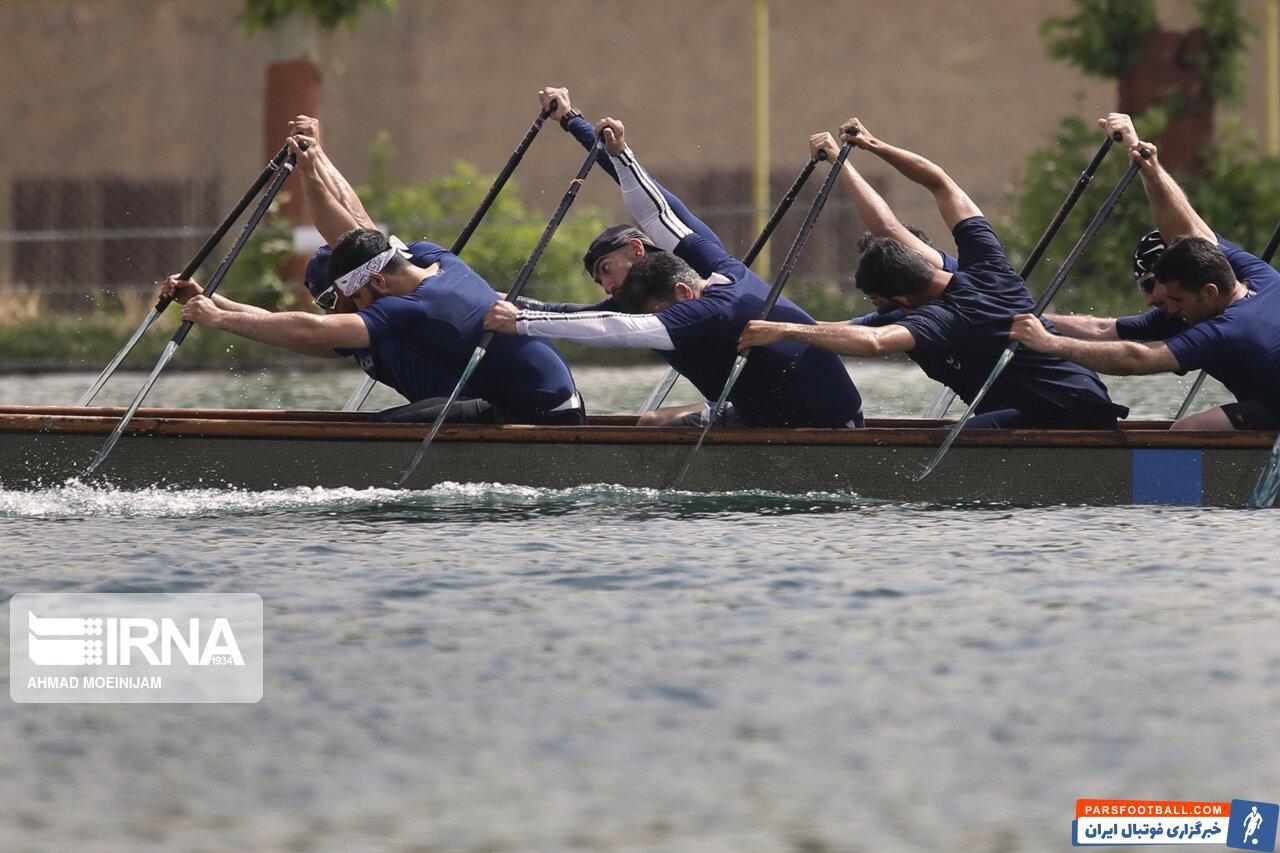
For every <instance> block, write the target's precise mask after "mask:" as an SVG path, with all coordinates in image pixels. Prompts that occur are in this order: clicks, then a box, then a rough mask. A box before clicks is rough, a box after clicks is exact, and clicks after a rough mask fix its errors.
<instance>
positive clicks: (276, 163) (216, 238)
mask: <svg viewBox="0 0 1280 853" xmlns="http://www.w3.org/2000/svg"><path fill="white" fill-rule="evenodd" d="M287 156H289V146H287V145H285V146H283V147H281V149H280V150H279V151H277V152H276V156H274V157H272V158H271V160H270V162H268V163H267V165H266V166H264V167H263V169H262V173H261V174H259V175H258V177H257V178H255V179H254V181H253V184H252V185H251V186H250V187H249V189H248V190H247V191H246V192H245V194H244V195H243V196H241V198H240V201H238V202H236V206H235V207H233V208H232V209H231V212H230V213H228V214H227V215H226V217H225V218H224V219H223V220H222V222H221V223H220V224H219V225H218V227H217V228H215V229H214V230H213V233H212V234H210V235H209V238H208V239H207V240H205V241H204V245H203V246H201V247H200V250H199V251H198V252H196V254H195V257H193V258H192V259H191V260H190V262H188V263H187V265H186V266H185V267H183V268H182V278H191V277H192V276H193V275H195V274H196V270H198V269H200V265H201V264H203V263H204V262H205V259H207V258H208V257H209V255H210V254H211V253H212V252H213V250H214V248H215V247H217V245H218V243H220V242H222V238H223V237H225V236H227V232H228V231H230V230H231V226H232V225H234V224H235V222H236V220H237V219H239V218H240V215H241V214H242V213H244V212H245V210H247V209H248V207H249V205H250V204H252V203H253V200H254V199H255V198H257V197H258V194H259V193H261V192H262V188H263V187H265V186H266V185H267V181H269V180H271V176H272V175H273V174H274V173H275V172H277V171H279V169H280V164H281V163H283V162H284V160H285V158H286V157H287ZM172 301H173V297H172V296H161V297H160V298H159V299H157V300H156V304H155V307H154V308H152V309H151V313H150V314H148V315H147V316H146V318H145V319H144V320H143V321H142V322H141V323H139V324H138V328H137V329H136V330H134V333H133V334H132V335H130V336H129V340H127V341H126V342H125V345H124V346H123V347H121V348H120V351H119V352H118V353H116V355H115V358H113V359H111V361H110V362H108V364H107V366H106V367H105V368H103V370H102V372H101V373H99V374H98V378H97V379H95V380H94V381H93V384H92V385H90V386H89V389H88V390H87V391H85V393H84V395H83V396H81V398H80V401H79V402H78V403H77V404H76V405H79V406H87V405H89V404H90V403H92V402H93V398H94V397H96V396H98V392H99V391H101V390H102V386H103V385H106V384H107V380H108V379H110V378H111V376H112V374H114V373H115V372H116V368H117V367H119V366H120V362H122V361H124V359H125V357H126V356H127V355H128V354H129V353H130V351H132V350H133V348H134V346H135V345H136V344H137V343H138V341H139V340H140V339H141V338H142V335H143V333H145V332H146V331H147V329H149V328H151V324H152V323H154V322H155V321H156V319H157V318H158V317H159V316H160V315H161V314H162V313H164V309H166V308H168V307H169V303H170V302H172Z"/></svg>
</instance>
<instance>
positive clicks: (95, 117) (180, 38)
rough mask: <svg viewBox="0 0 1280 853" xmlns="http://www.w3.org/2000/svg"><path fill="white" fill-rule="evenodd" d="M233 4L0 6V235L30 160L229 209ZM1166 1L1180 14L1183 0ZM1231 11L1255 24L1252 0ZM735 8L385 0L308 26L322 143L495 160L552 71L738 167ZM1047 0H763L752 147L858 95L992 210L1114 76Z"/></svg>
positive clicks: (557, 152)
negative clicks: (385, 142)
mask: <svg viewBox="0 0 1280 853" xmlns="http://www.w3.org/2000/svg"><path fill="white" fill-rule="evenodd" d="M239 5H240V4H239V3H237V2H230V0H223V2H219V0H185V2H166V1H165V0H161V1H160V2H117V1H116V0H107V1H106V2H7V3H3V4H0V32H3V33H4V34H5V37H4V43H5V49H4V50H3V51H0V79H2V80H3V81H4V83H3V86H0V116H3V117H4V123H5V128H6V129H5V132H4V142H3V144H4V154H3V157H0V230H5V229H14V228H18V227H21V223H14V222H13V221H11V220H12V216H11V209H12V204H11V199H10V192H11V190H10V187H11V184H12V181H14V180H15V179H17V178H31V177H34V176H47V175H65V176H77V177H94V176H99V175H114V176H123V177H130V178H140V177H149V176H156V177H164V178H176V177H182V176H187V175H194V176H198V177H200V178H209V177H212V178H213V179H214V180H215V181H216V182H217V183H218V185H219V186H220V187H221V199H220V205H219V207H224V206H226V205H228V204H229V203H230V201H231V200H232V199H233V198H234V197H236V196H237V195H238V194H239V193H240V192H241V190H242V188H243V186H244V185H245V184H246V183H247V181H248V180H249V179H250V178H251V177H252V176H253V175H254V174H256V173H257V171H258V169H259V168H260V167H261V164H262V161H263V151H262V147H263V142H262V127H261V113H262V103H263V90H262V85H263V84H262V81H263V77H264V68H265V66H266V63H267V62H268V59H269V57H268V53H269V42H270V40H269V39H268V38H267V37H266V36H262V35H258V36H249V35H247V34H246V33H245V32H244V30H243V28H242V27H241V25H240V24H239V23H238V22H237V21H236V14H237V12H238V10H239ZM1165 5H1166V6H1169V7H1170V9H1171V11H1168V14H1171V15H1178V14H1182V15H1184V16H1185V14H1186V13H1185V9H1186V6H1187V4H1186V3H1166V4H1165ZM1246 7H1247V9H1248V10H1249V12H1250V14H1252V15H1254V16H1255V18H1256V19H1257V20H1258V21H1259V23H1260V22H1261V19H1262V12H1261V2H1260V1H1259V0H1251V2H1247V3H1246ZM751 9H752V3H751V2H750V0H643V2H616V1H615V0H594V2H588V0H524V1H523V2H519V1H518V0H473V2H465V3H464V2H456V0H455V2H444V0H400V3H399V4H398V6H397V7H396V9H395V10H394V11H393V12H376V13H370V14H367V15H366V16H365V18H364V19H363V21H362V22H361V24H360V25H359V26H358V27H357V28H355V29H354V30H347V31H339V32H337V33H335V34H332V35H327V36H325V37H324V38H323V39H322V40H321V46H322V62H321V64H322V73H323V81H324V83H323V85H324V89H323V95H322V119H323V120H324V122H325V134H326V140H325V142H326V145H327V147H328V149H329V151H330V154H331V156H332V157H333V158H334V159H335V161H336V162H337V163H338V164H339V165H340V166H341V167H342V168H343V169H344V170H345V171H346V172H347V173H348V174H349V175H350V177H351V178H352V179H353V181H357V182H358V181H359V180H361V179H362V178H363V176H364V175H365V174H366V173H367V161H366V151H367V149H368V146H369V144H370V142H371V141H372V140H373V138H374V137H375V135H376V133H377V132H378V131H379V130H383V129H385V130H387V131H389V133H390V134H391V138H392V140H393V142H394V144H395V145H396V146H397V148H398V151H399V158H398V160H397V164H396V168H397V171H398V173H399V175H400V176H402V177H403V178H404V179H405V180H409V181H414V180H421V179H424V178H426V177H428V176H430V175H432V174H433V173H436V172H438V171H440V170H443V169H446V168H448V166H449V164H450V163H451V162H453V161H454V160H456V159H459V158H465V159H468V160H471V161H473V162H475V163H477V164H479V165H480V166H481V167H482V168H489V169H496V168H497V167H498V166H499V165H500V164H501V163H502V161H503V160H504V159H505V158H506V156H507V154H508V153H509V151H510V150H511V148H512V147H513V145H514V143H515V142H516V141H517V140H518V138H519V136H520V134H521V133H522V132H523V130H524V129H525V127H526V126H527V123H528V121H529V119H531V118H532V117H533V115H534V114H535V113H536V111H537V105H536V102H535V99H534V92H535V90H536V89H538V88H539V87H540V86H542V85H544V84H548V83H563V84H566V85H568V86H569V87H570V89H571V91H572V93H573V95H574V100H575V103H577V104H578V105H580V106H581V107H582V108H583V109H584V110H585V111H586V112H587V114H588V115H589V116H593V117H595V116H599V115H601V114H604V113H606V112H607V113H610V114H613V115H616V116H619V117H621V118H624V119H625V120H626V121H627V123H628V135H629V137H630V138H631V140H632V143H633V147H634V148H635V149H636V151H637V153H638V154H640V155H641V157H642V159H643V160H644V162H646V164H647V165H648V166H649V167H650V168H651V170H652V171H653V172H654V173H655V174H656V175H658V176H659V178H660V179H664V180H667V181H668V183H670V184H671V185H673V188H675V189H677V190H680V189H681V188H682V187H684V188H688V187H692V186H694V183H695V179H697V178H698V176H699V174H700V173H702V172H705V171H707V170H734V169H744V170H745V169H749V168H750V165H751V162H752V156H753V148H752V145H753V142H752V126H753V125H752V120H753V119H752V117H753V102H752V76H751V75H752V38H751ZM1069 9H1070V4H1069V2H1067V0H1051V1H1050V2H1035V3H1032V2H1018V3H1010V2H1008V0H968V2H964V3H955V2H947V1H946V0H909V2H905V3H882V2H863V0H859V2H850V1H849V0H845V2H832V3H825V4H813V3H805V2H799V0H771V2H770V11H771V49H772V61H771V70H772V103H771V105H772V133H771V138H770V144H771V152H772V156H771V160H772V164H773V166H774V167H775V168H776V169H778V170H779V173H780V174H787V175H789V174H792V173H794V171H795V170H796V169H798V167H799V166H800V165H801V164H802V162H803V160H804V157H805V154H806V149H805V138H806V137H807V135H808V133H810V132H811V131H813V130H816V129H822V128H828V129H830V128H834V127H835V126H836V125H837V124H838V122H839V121H840V120H841V119H843V118H845V117H847V116H848V115H850V114H854V113H856V114H858V115H859V116H861V117H862V118H863V119H865V120H866V122H867V123H868V125H869V126H870V127H871V128H872V129H873V130H874V131H875V132H876V133H877V134H878V135H880V136H882V137H883V138H885V139H888V140H891V141H894V142H897V143H900V144H903V145H906V146H908V147H912V148H915V149H917V150H919V151H921V152H922V153H925V154H927V155H928V156H930V157H932V158H934V159H936V160H938V161H939V162H940V163H942V164H943V165H945V166H946V167H947V168H948V169H949V170H950V171H951V172H952V173H953V174H954V175H955V176H956V177H957V179H958V180H959V181H960V182H961V183H962V184H963V185H964V186H965V187H966V188H968V189H969V190H970V192H971V194H972V195H973V196H974V197H975V198H976V199H977V200H978V201H979V203H980V204H983V205H984V207H986V208H987V209H988V212H989V213H999V212H1001V211H1002V209H1003V205H1002V199H1003V197H1004V195H1005V193H1006V192H1007V191H1008V190H1009V189H1010V188H1012V187H1013V186H1015V185H1016V183H1017V182H1018V180H1019V179H1020V177H1021V175H1020V174H1019V170H1020V169H1021V167H1022V163H1023V162H1024V160H1025V156H1026V155H1027V153H1028V152H1029V151H1030V150H1031V149H1033V148H1035V147H1037V146H1040V145H1043V144H1044V143H1045V142H1046V141H1047V140H1048V139H1049V138H1050V136H1051V133H1052V131H1053V129H1054V127H1055V125H1056V123H1057V121H1058V120H1059V119H1060V118H1062V117H1063V116H1066V115H1078V116H1081V117H1085V118H1092V117H1095V116H1097V115H1100V114H1102V113H1104V112H1106V111H1107V110H1108V109H1110V108H1111V106H1112V104H1113V102H1114V97H1115V96H1114V89H1113V86H1112V84H1110V83H1108V82H1105V81H1098V80H1091V79H1087V78H1085V77H1083V76H1082V75H1080V74H1079V73H1077V72H1076V71H1075V70H1073V69H1072V68H1070V67H1068V66H1067V65H1065V64H1063V63H1058V62H1052V61H1050V60H1049V59H1047V58H1046V56H1045V53H1044V48H1043V44H1042V42H1041V39H1040V37H1039V35H1038V33H1037V27H1038V25H1039V23H1040V22H1041V21H1042V20H1043V19H1044V18H1045V17H1047V16H1049V15H1052V14H1062V13H1064V12H1067V11H1069ZM1164 11H1165V10H1162V13H1164ZM1259 42H1260V40H1259ZM1251 49H1252V53H1251V58H1250V63H1251V71H1252V72H1253V73H1252V74H1251V79H1252V80H1254V81H1256V85H1252V86H1251V90H1250V94H1249V99H1248V103H1247V106H1246V108H1245V109H1244V110H1242V111H1241V113H1240V115H1241V117H1242V118H1243V121H1244V124H1245V125H1246V127H1247V128H1249V129H1251V130H1253V131H1255V132H1256V133H1258V134H1259V135H1260V134H1261V131H1262V127H1261V125H1262V118H1261V103H1262V102H1261V99H1262V86H1261V81H1260V74H1261V56H1260V55H1261V45H1260V43H1255V44H1254V45H1253V46H1252V48H1251ZM281 136H283V128H282V129H281ZM544 137H545V138H542V139H539V141H538V143H537V144H536V145H535V148H534V150H533V151H532V152H531V153H530V155H529V157H528V158H527V159H526V162H525V165H524V166H522V167H521V171H520V173H519V176H518V177H519V179H520V180H521V182H522V185H523V191H524V192H525V194H526V195H527V196H528V197H529V198H531V199H533V200H537V199H538V198H539V197H543V198H544V199H545V201H544V206H545V207H548V208H549V207H550V206H551V205H552V204H553V203H554V200H555V199H556V198H558V196H559V193H560V192H561V191H562V188H563V185H564V182H565V180H566V178H567V177H568V175H569V174H570V173H571V171H572V169H574V168H575V167H576V165H577V163H578V162H579V155H578V153H577V150H576V148H574V147H573V146H571V145H570V144H568V141H567V140H566V138H565V137H564V135H563V134H561V132H560V131H559V129H558V128H556V127H554V126H551V127H548V128H547V130H546V132H545V133H544ZM858 162H859V163H865V162H867V161H866V157H865V155H864V156H862V157H860V158H859V160H858ZM866 171H867V173H868V174H869V175H871V176H872V177H873V178H874V179H877V180H880V181H883V183H884V186H885V187H886V192H887V194H888V196H889V198H890V201H891V202H892V203H894V204H895V205H897V206H900V208H901V213H902V215H903V217H904V218H905V219H908V220H909V221H915V222H918V223H919V224H920V225H922V226H924V227H926V228H929V229H930V230H933V231H941V225H940V223H939V222H938V220H937V216H936V213H934V212H933V211H932V208H931V205H930V204H928V201H929V200H928V199H927V197H924V196H922V194H921V193H920V192H919V191H916V190H914V189H913V188H911V187H906V186H903V183H902V181H901V180H898V179H896V178H895V179H893V180H889V179H888V176H887V174H886V173H885V171H884V170H883V169H881V168H879V166H878V164H877V163H875V162H872V163H868V165H867V168H866ZM703 183H704V184H705V181H704V182H703ZM582 201H583V202H586V203H594V204H599V205H603V206H608V207H611V208H617V207H618V205H617V198H616V192H615V191H614V190H613V188H612V186H611V185H609V184H608V182H607V181H596V182H595V183H594V184H592V183H589V184H588V187H587V188H586V191H585V192H584V193H583V195H582ZM692 201H697V202H699V203H701V204H716V203H723V202H726V201H729V199H713V198H700V199H692ZM736 201H737V202H739V203H741V202H743V201H746V199H744V198H738V199H736ZM0 263H2V262H0ZM9 272H10V273H11V272H12V271H9ZM5 277H6V274H5V270H3V269H0V279H3V278H5Z"/></svg>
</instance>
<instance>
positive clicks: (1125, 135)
mask: <svg viewBox="0 0 1280 853" xmlns="http://www.w3.org/2000/svg"><path fill="white" fill-rule="evenodd" d="M1098 126H1099V127H1101V128H1103V130H1104V131H1105V132H1106V134H1107V136H1112V135H1114V134H1115V133H1116V131H1119V132H1120V137H1121V144H1122V145H1124V146H1125V148H1127V149H1128V150H1129V157H1130V159H1132V160H1133V161H1134V162H1135V163H1139V164H1141V166H1142V168H1141V169H1140V170H1139V172H1138V175H1139V176H1140V177H1141V178H1142V188H1143V189H1144V190H1146V193H1147V203H1148V204H1149V205H1150V206H1151V221H1152V222H1154V223H1155V226H1156V228H1157V229H1158V230H1159V231H1160V236H1162V237H1164V241H1165V245H1168V244H1169V243H1172V242H1173V241H1174V240H1176V239H1178V238H1179V237H1203V238H1204V239H1206V240H1209V241H1212V242H1214V243H1216V242H1218V236H1217V235H1216V234H1214V233H1213V229H1212V228H1210V227H1209V226H1208V224H1207V223H1206V222H1205V221H1204V220H1203V219H1201V218H1200V214H1198V213H1196V211H1195V208H1194V207H1192V206H1191V200H1190V199H1188V198H1187V194H1186V193H1185V192H1183V191H1182V187H1180V186H1178V182H1177V181H1175V180H1174V179H1173V176H1172V175H1170V174H1169V173H1168V172H1166V171H1165V170H1164V167H1163V166H1161V165H1160V158H1159V157H1157V156H1156V155H1157V153H1158V152H1157V151H1156V147H1155V146H1154V145H1152V144H1151V143H1150V142H1143V141H1141V140H1139V139H1138V134H1137V131H1135V130H1134V128H1133V122H1132V121H1131V120H1130V119H1129V116H1127V115H1125V114H1124V113H1111V114H1109V115H1108V116H1107V117H1106V118H1100V119H1098ZM1143 148H1145V149H1147V151H1149V152H1150V156H1149V157H1145V158H1144V157H1142V156H1141V155H1140V154H1139V153H1138V152H1139V151H1141V150H1142V149H1143Z"/></svg>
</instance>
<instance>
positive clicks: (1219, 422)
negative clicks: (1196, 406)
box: [1169, 406, 1235, 432]
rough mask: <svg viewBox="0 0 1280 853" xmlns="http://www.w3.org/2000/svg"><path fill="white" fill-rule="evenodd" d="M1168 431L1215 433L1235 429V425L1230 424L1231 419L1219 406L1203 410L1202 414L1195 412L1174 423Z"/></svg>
mask: <svg viewBox="0 0 1280 853" xmlns="http://www.w3.org/2000/svg"><path fill="white" fill-rule="evenodd" d="M1169 429H1170V430H1175V431H1177V432H1184V431H1187V430H1199V431H1210V432H1216V431H1220V430H1229V429H1235V425H1234V424H1233V423H1231V419H1230V418H1229V417H1227V413H1226V412H1224V411H1223V410H1222V407H1221V406H1214V407H1213V408H1212V409H1205V410H1204V411H1203V412H1196V413H1195V414H1194V415H1187V416H1186V417H1185V418H1182V419H1181V420H1177V421H1174V422H1173V425H1172V426H1170V427H1169Z"/></svg>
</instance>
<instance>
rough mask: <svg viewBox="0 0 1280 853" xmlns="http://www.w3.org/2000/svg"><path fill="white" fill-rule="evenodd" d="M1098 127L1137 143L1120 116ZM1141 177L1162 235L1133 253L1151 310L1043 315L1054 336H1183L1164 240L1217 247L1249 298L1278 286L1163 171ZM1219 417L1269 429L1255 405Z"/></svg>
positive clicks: (1278, 276)
mask: <svg viewBox="0 0 1280 853" xmlns="http://www.w3.org/2000/svg"><path fill="white" fill-rule="evenodd" d="M1098 126H1099V127H1101V128H1103V132H1104V133H1108V134H1110V133H1114V132H1115V131H1119V132H1120V133H1121V136H1122V142H1123V143H1124V144H1128V145H1132V144H1133V143H1134V142H1135V141H1136V140H1137V132H1136V131H1135V130H1134V127H1133V122H1132V121H1131V120H1130V118H1129V116H1127V115H1125V114H1124V113H1111V114H1110V115H1108V116H1107V117H1106V118H1101V119H1098ZM1142 175H1143V186H1144V188H1146V189H1147V200H1148V203H1149V204H1150V206H1151V216H1152V220H1153V221H1154V222H1155V223H1156V225H1157V226H1158V227H1159V229H1160V230H1157V231H1152V232H1151V233H1149V234H1147V235H1146V236H1144V237H1143V238H1142V240H1140V241H1139V243H1138V247H1137V249H1136V250H1135V251H1134V257H1133V274H1134V278H1135V280H1136V281H1137V283H1138V286H1139V287H1140V288H1141V289H1142V291H1143V294H1144V295H1145V297H1146V300H1147V305H1148V306H1150V307H1149V308H1148V310H1146V311H1144V312H1143V313H1141V314H1136V315H1133V316H1129V317H1118V318H1114V319H1113V318H1106V317H1090V316H1083V315H1075V314H1066V315H1062V314H1052V315H1050V314H1046V315H1045V316H1046V317H1048V318H1049V319H1050V320H1051V322H1052V323H1053V324H1054V325H1055V326H1056V327H1057V331H1058V334H1060V335H1064V336H1066V337H1069V338H1077V339H1080V340H1086V341H1116V340H1120V341H1161V340H1167V339H1169V338H1172V337H1174V336H1176V335H1178V334H1180V333H1181V332H1183V331H1185V330H1186V328H1187V326H1188V323H1187V321H1186V320H1185V319H1184V318H1183V317H1181V316H1178V315H1176V314H1172V313H1170V312H1169V311H1168V310H1167V309H1166V307H1165V289H1164V287H1163V285H1162V284H1161V283H1160V282H1159V281H1158V280H1157V279H1156V276H1155V265H1156V263H1157V261H1158V260H1159V258H1160V255H1161V254H1162V253H1163V251H1164V248H1165V237H1166V236H1167V237H1168V238H1169V239H1171V240H1172V239H1177V238H1178V237H1183V236H1188V235H1194V236H1200V237H1204V238H1206V239H1209V240H1212V241H1213V242H1215V243H1217V246H1218V249H1219V250H1220V251H1221V252H1222V254H1223V256H1224V257H1225V258H1226V259H1227V261H1228V263H1229V264H1230V265H1231V273H1232V276H1233V277H1234V278H1235V279H1236V280H1237V281H1239V282H1242V283H1243V284H1244V285H1245V287H1246V288H1247V289H1248V290H1249V292H1250V293H1256V292H1258V291H1260V290H1265V289H1266V288H1268V287H1271V286H1272V285H1273V284H1274V283H1275V282H1277V281H1280V272H1277V271H1276V269H1275V268H1274V267H1272V266H1271V265H1270V264H1269V263H1266V262H1265V261H1263V260H1262V259H1260V258H1258V257H1256V256H1255V255H1252V254H1250V253H1249V252H1246V251H1245V250H1243V249H1241V248H1240V247H1239V246H1237V245H1236V244H1234V243H1232V242H1230V241H1229V240H1226V239H1224V238H1223V237H1222V236H1220V235H1218V234H1215V233H1214V232H1213V231H1212V230H1211V229H1210V228H1209V226H1208V225H1207V224H1206V223H1205V222H1204V220H1203V219H1201V218H1200V216H1199V215H1198V214H1196V213H1195V210H1194V208H1193V207H1192V206H1191V202H1190V200H1189V199H1188V198H1187V196H1186V193H1184V192H1183V191H1182V189H1181V188H1180V187H1179V186H1178V185H1177V183H1176V182H1175V181H1174V180H1173V178H1172V177H1171V176H1169V174H1168V173H1167V172H1164V171H1163V170H1161V174H1160V175H1159V176H1156V175H1148V173H1147V172H1145V171H1144V172H1143V173H1142ZM1162 232H1164V233H1162ZM1222 414H1225V415H1226V416H1227V419H1228V420H1230V421H1231V423H1232V424H1233V425H1235V426H1236V427H1237V428H1250V427H1256V428H1266V427H1268V425H1270V424H1271V419H1270V417H1269V416H1267V415H1266V414H1265V412H1264V411H1263V410H1261V409H1259V407H1258V404H1257V403H1242V402H1236V403H1232V404H1229V405H1228V406H1226V407H1224V411H1223V413H1222ZM1205 417H1206V418H1210V420H1209V421H1207V424H1208V425H1207V426H1206V427H1205V428H1212V427H1213V426H1214V425H1215V424H1217V425H1220V424H1221V420H1220V419H1219V418H1218V416H1217V415H1205ZM1201 422H1202V421H1192V420H1188V421H1187V423H1181V424H1179V425H1178V426H1177V427H1176V428H1178V429H1192V428H1200V427H1197V426H1196V424H1197V423H1201Z"/></svg>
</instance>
